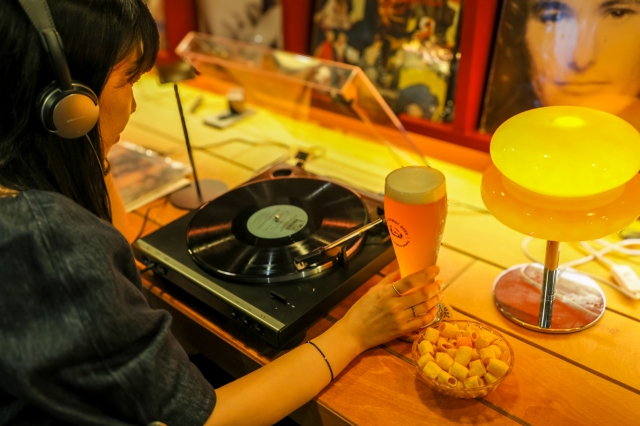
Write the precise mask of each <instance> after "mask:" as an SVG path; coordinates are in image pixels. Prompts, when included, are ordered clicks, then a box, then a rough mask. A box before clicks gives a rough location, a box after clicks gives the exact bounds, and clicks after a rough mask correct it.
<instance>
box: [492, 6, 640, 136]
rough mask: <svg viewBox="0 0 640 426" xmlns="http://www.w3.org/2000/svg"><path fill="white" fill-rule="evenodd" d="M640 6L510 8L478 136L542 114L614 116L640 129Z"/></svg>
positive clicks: (496, 50) (505, 13) (503, 19)
mask: <svg viewBox="0 0 640 426" xmlns="http://www.w3.org/2000/svg"><path fill="white" fill-rule="evenodd" d="M639 98H640V2H638V1H636V0H554V1H549V0H504V4H503V10H502V15H501V18H500V24H499V28H498V34H497V37H496V44H495V48H494V56H493V63H492V66H491V70H490V73H489V80H488V85H487V90H486V94H485V100H484V106H483V112H482V117H481V120H480V131H482V132H486V133H492V132H493V131H495V130H496V129H497V127H498V126H499V125H500V124H502V123H503V122H504V121H505V120H507V119H508V118H510V117H512V116H514V115H516V114H518V113H520V112H523V111H526V110H529V109H531V108H536V107H541V106H554V105H570V106H583V107H588V108H595V109H599V110H602V111H605V112H608V113H611V114H615V115H617V116H619V117H621V118H623V119H625V120H626V121H628V122H629V123H631V124H632V125H633V126H635V127H636V128H637V129H640V99H639Z"/></svg>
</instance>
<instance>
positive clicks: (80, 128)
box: [36, 81, 100, 139]
mask: <svg viewBox="0 0 640 426" xmlns="http://www.w3.org/2000/svg"><path fill="white" fill-rule="evenodd" d="M72 87H73V89H72V90H66V91H62V90H60V88H59V87H58V86H57V84H56V82H55V81H54V82H53V83H51V84H50V85H49V86H47V87H46V88H45V89H44V91H43V92H42V94H41V95H40V97H39V98H38V102H37V104H36V106H37V108H38V111H39V114H40V120H41V121H42V124H43V125H44V127H45V128H46V129H47V130H48V131H50V132H51V133H55V134H56V135H58V136H60V137H62V138H65V139H75V138H79V137H82V136H84V135H86V134H87V133H89V131H90V130H91V129H93V128H94V126H95V125H96V123H97V122H98V113H99V111H100V109H99V107H98V97H97V96H96V94H95V93H94V92H93V90H91V89H90V88H89V87H88V86H85V85H84V84H81V83H77V82H73V83H72Z"/></svg>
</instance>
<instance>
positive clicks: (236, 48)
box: [176, 32, 426, 194]
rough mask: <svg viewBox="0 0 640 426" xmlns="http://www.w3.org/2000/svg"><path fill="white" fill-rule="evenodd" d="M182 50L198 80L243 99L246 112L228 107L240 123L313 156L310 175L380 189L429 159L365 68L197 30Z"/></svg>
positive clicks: (236, 124)
mask: <svg viewBox="0 0 640 426" xmlns="http://www.w3.org/2000/svg"><path fill="white" fill-rule="evenodd" d="M176 52H177V53H178V54H179V55H180V56H181V57H182V58H183V59H184V60H185V61H187V62H188V63H190V64H191V65H192V66H193V68H194V69H195V70H196V71H197V73H198V77H197V79H196V80H195V81H194V84H195V85H197V86H199V87H202V88H204V89H207V90H209V91H212V92H217V93H221V94H226V95H227V98H228V99H230V100H231V102H232V103H233V99H234V98H237V97H238V96H240V97H241V98H244V105H243V106H241V107H240V108H239V109H242V111H238V108H233V107H231V108H230V109H229V111H227V112H225V111H223V112H221V114H225V115H223V117H224V118H228V117H229V115H231V116H233V115H234V114H235V115H237V118H238V120H237V122H236V123H235V124H233V126H234V128H238V127H242V126H245V127H254V128H255V127H256V126H259V127H260V128H261V132H259V134H260V135H259V136H260V137H259V138H258V139H260V138H262V139H263V140H264V141H272V140H274V138H275V139H277V140H278V142H280V143H286V144H288V145H289V146H291V147H293V148H295V149H299V150H302V151H305V152H307V153H309V154H310V155H309V157H308V159H307V162H306V164H305V169H306V170H307V171H309V172H312V173H314V174H317V175H319V176H324V177H329V178H332V179H334V180H336V181H339V182H342V183H345V184H347V185H349V186H352V187H356V188H358V189H362V190H366V191H369V192H373V193H376V194H381V193H382V191H383V189H384V177H385V176H386V175H387V174H388V173H389V172H390V171H391V170H393V169H396V168H398V167H401V166H405V165H412V164H425V163H426V160H425V158H424V157H423V155H422V154H421V153H420V152H419V150H418V149H417V147H416V146H415V144H414V142H413V141H412V140H411V137H410V136H409V134H408V133H407V132H406V130H405V129H404V127H403V125H402V123H401V122H400V121H399V120H398V118H397V117H396V116H395V114H394V113H393V112H392V111H391V109H390V108H389V106H388V105H387V104H386V103H385V101H384V99H383V98H382V97H381V96H380V94H379V93H378V92H377V90H376V89H375V87H374V86H373V84H372V83H371V82H370V81H369V79H368V78H367V77H366V75H365V74H364V73H363V72H362V70H361V69H360V68H358V67H354V66H350V65H346V64H342V63H337V62H331V61H327V60H322V59H317V58H311V57H307V56H302V55H297V54H292V53H288V52H284V51H279V50H274V49H269V48H266V47H264V46H260V45H255V44H247V43H242V42H237V41H234V40H230V39H226V38H222V37H215V36H210V35H206V34H201V33H196V32H191V33H189V34H188V35H187V36H186V37H185V39H184V40H183V41H182V42H181V43H180V45H179V46H178V48H177V50H176ZM245 108H246V109H245ZM247 112H249V114H246V113H247ZM242 115H246V119H243V118H242V117H241V116H242ZM256 116H260V119H257V117H256ZM214 118H215V117H214ZM254 134H255V131H254Z"/></svg>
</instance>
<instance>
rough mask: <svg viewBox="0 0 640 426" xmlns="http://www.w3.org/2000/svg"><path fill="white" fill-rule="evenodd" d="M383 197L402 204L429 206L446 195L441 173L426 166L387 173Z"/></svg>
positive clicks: (404, 168) (410, 167) (443, 178)
mask: <svg viewBox="0 0 640 426" xmlns="http://www.w3.org/2000/svg"><path fill="white" fill-rule="evenodd" d="M384 191H385V195H386V196H387V197H389V198H391V199H393V200H395V201H397V202H399V203H403V204H429V203H433V202H435V201H438V200H439V199H441V198H442V197H444V196H445V195H446V193H447V188H446V184H445V177H444V175H443V174H442V172H440V171H438V170H436V169H432V168H431V167H426V166H409V167H403V168H401V169H397V170H394V171H392V172H391V173H389V175H388V176H387V179H386V181H385V190H384Z"/></svg>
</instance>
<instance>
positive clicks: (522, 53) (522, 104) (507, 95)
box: [480, 0, 540, 133]
mask: <svg viewBox="0 0 640 426" xmlns="http://www.w3.org/2000/svg"><path fill="white" fill-rule="evenodd" d="M534 5H535V2H534V1H533V0H504V4H503V8H502V14H501V17H500V24H499V29H498V34H497V36H496V43H495V45H494V52H493V61H492V65H491V72H490V75H489V78H488V85H487V89H486V95H485V101H484V108H483V115H482V118H481V120H480V130H481V131H482V132H485V133H493V132H494V131H495V130H496V129H497V128H498V126H500V124H502V123H503V122H504V121H506V120H507V119H509V118H511V117H513V116H514V115H516V114H518V113H520V112H523V111H527V110H529V109H532V108H536V107H538V106H540V104H539V102H538V100H537V98H536V95H535V93H534V91H533V86H532V84H531V80H532V77H531V59H530V57H529V50H528V49H527V43H526V39H525V33H526V28H527V20H528V19H529V15H530V13H531V9H532V8H533V7H534Z"/></svg>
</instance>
